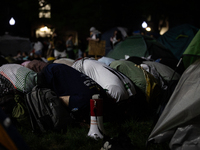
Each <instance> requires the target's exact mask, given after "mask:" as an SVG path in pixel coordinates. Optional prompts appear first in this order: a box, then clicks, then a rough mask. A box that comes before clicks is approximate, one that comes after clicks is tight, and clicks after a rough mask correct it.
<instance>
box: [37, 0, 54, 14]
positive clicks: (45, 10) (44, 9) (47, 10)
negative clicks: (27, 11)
mask: <svg viewBox="0 0 200 150" xmlns="http://www.w3.org/2000/svg"><path fill="white" fill-rule="evenodd" d="M39 6H40V7H39V18H51V5H50V4H47V3H46V2H45V0H39Z"/></svg>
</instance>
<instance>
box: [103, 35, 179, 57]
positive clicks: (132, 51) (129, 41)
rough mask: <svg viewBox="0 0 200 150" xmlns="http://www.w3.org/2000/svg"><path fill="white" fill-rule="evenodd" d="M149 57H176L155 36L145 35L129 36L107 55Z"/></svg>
mask: <svg viewBox="0 0 200 150" xmlns="http://www.w3.org/2000/svg"><path fill="white" fill-rule="evenodd" d="M126 55H127V56H129V57H131V56H137V57H148V56H150V55H151V58H152V59H154V60H156V59H158V58H172V59H176V58H175V56H174V55H173V54H172V52H171V51H170V50H168V49H166V48H165V47H164V46H163V45H162V44H160V42H157V41H156V40H155V39H154V38H152V37H150V36H144V35H134V36H130V37H127V38H126V39H125V40H124V41H122V42H120V43H119V44H117V45H116V47H115V48H114V49H113V50H111V51H110V52H109V53H108V54H107V55H106V57H110V58H114V59H125V56H126Z"/></svg>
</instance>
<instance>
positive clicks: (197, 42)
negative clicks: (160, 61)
mask: <svg viewBox="0 0 200 150" xmlns="http://www.w3.org/2000/svg"><path fill="white" fill-rule="evenodd" d="M199 58H200V31H198V32H197V34H196V35H195V37H194V38H193V39H192V41H191V42H190V44H189V45H188V47H187V49H186V50H185V51H184V53H183V64H184V67H185V68H187V67H188V66H189V65H190V64H192V63H193V62H195V61H196V60H197V59H199Z"/></svg>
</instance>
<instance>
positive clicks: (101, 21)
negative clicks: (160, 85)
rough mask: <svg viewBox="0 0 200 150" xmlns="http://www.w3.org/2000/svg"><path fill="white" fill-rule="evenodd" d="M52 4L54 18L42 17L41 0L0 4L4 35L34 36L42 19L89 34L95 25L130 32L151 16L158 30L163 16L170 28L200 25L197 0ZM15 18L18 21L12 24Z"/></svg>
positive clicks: (10, 0)
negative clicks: (39, 12) (122, 28)
mask: <svg viewBox="0 0 200 150" xmlns="http://www.w3.org/2000/svg"><path fill="white" fill-rule="evenodd" d="M46 2H47V3H50V4H51V19H39V18H38V10H39V5H38V1H37V0H6V1H3V2H1V5H0V22H1V23H0V35H3V34H4V33H5V32H6V31H8V32H9V33H12V34H13V35H17V36H23V37H31V36H33V35H32V32H33V31H32V30H33V28H34V25H35V24H36V23H38V22H40V23H42V24H50V25H51V26H52V27H55V28H56V30H60V29H62V28H63V27H66V26H67V27H69V29H73V30H76V31H77V32H78V33H79V35H80V36H86V35H88V32H89V28H90V27H91V26H94V27H96V28H97V29H98V30H100V31H101V32H104V31H106V30H108V29H110V28H112V27H116V26H121V27H126V28H128V29H129V31H134V30H138V29H141V23H142V22H143V21H144V20H146V18H147V16H148V15H151V18H152V19H151V22H149V24H151V26H152V32H158V22H159V20H160V19H164V18H166V17H167V18H168V20H169V27H170V28H171V27H174V26H176V25H180V24H183V23H189V24H191V25H193V26H196V27H198V28H200V19H199V16H200V13H199V6H198V2H197V1H195V0H188V1H183V0H166V1H161V0H148V1H147V0H146V1H145V0H130V1H128V0H121V2H119V1H116V0H115V1H114V0H109V1H108V0H87V1H84V0H46ZM11 17H14V19H15V20H16V24H15V25H14V26H10V25H9V20H10V18H11Z"/></svg>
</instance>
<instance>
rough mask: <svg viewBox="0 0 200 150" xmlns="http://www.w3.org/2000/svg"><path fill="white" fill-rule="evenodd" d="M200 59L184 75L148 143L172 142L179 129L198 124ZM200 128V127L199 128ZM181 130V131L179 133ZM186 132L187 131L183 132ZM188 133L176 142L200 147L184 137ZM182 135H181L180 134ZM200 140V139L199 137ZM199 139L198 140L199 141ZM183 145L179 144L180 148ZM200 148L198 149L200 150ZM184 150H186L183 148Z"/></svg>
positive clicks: (199, 111) (199, 110) (199, 114)
mask: <svg viewBox="0 0 200 150" xmlns="http://www.w3.org/2000/svg"><path fill="white" fill-rule="evenodd" d="M199 72H200V59H199V60H197V61H196V62H195V63H193V64H191V65H190V66H189V67H188V68H187V69H186V70H185V71H184V73H183V74H182V76H181V78H180V80H179V82H178V84H177V86H176V88H175V90H174V92H173V94H172V96H171V97H170V99H169V102H168V103H167V105H166V107H165V109H164V111H163V113H162V114H161V116H160V118H159V120H158V122H157V123H156V125H155V127H154V129H153V130H152V132H151V134H150V136H149V138H148V141H154V142H155V143H161V142H164V141H167V140H170V139H171V138H172V137H173V135H174V133H175V132H180V130H179V127H182V126H184V127H185V126H188V125H189V126H191V125H193V123H192V122H195V121H196V122H198V123H199V119H198V117H200V109H199V106H200V95H199V91H200V86H199V83H200V77H199ZM198 128H199V126H198ZM178 130H179V131H178ZM199 130H200V129H199ZM183 131H185V130H183ZM187 133H188V132H183V133H182V137H184V138H181V137H179V136H177V135H176V136H177V137H176V138H175V139H174V138H173V140H174V141H171V142H177V141H178V140H181V141H182V142H186V143H189V145H193V147H195V146H198V145H200V144H199V143H200V141H199V140H197V141H195V142H193V141H192V140H191V137H192V136H193V135H194V133H192V132H191V133H190V135H187V137H186V136H183V135H184V134H187ZM179 135H180V134H179ZM198 136H199V135H198ZM198 138H199V137H198ZM198 138H197V139H198ZM188 139H190V140H188ZM181 146H182V145H181V144H180V143H179V146H178V147H181ZM199 148H200V147H198V149H199ZM183 149H184V148H183Z"/></svg>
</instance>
